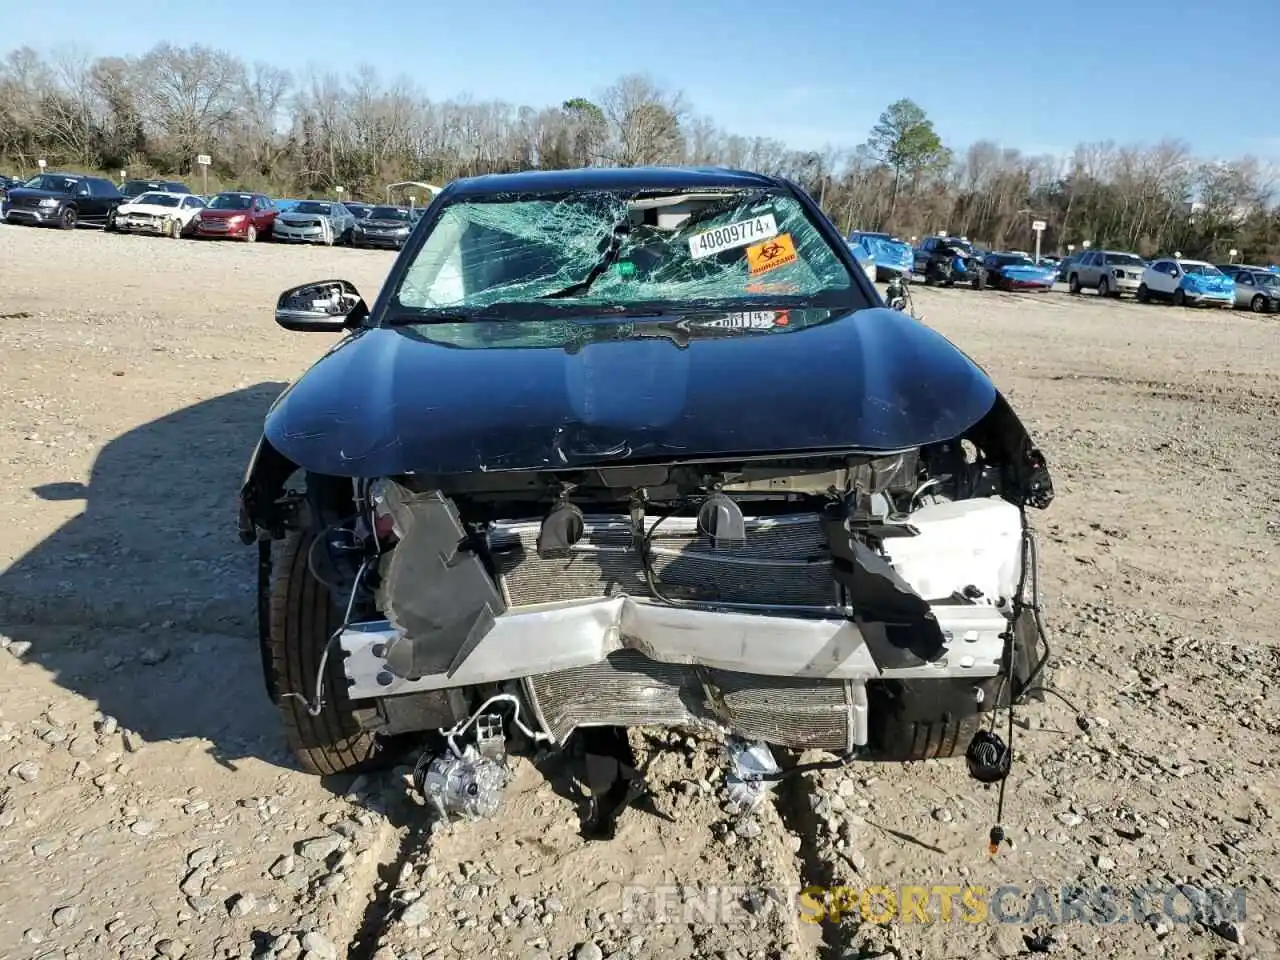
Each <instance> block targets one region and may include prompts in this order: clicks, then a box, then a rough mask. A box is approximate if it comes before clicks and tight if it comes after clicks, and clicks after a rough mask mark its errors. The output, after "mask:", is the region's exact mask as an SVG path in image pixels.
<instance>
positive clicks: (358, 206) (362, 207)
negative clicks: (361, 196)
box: [342, 200, 374, 220]
mask: <svg viewBox="0 0 1280 960" xmlns="http://www.w3.org/2000/svg"><path fill="white" fill-rule="evenodd" d="M342 205H343V206H344V207H346V208H347V209H348V210H349V211H351V215H352V216H353V217H355V218H356V219H357V220H364V219H367V218H368V216H369V212H370V211H371V210H373V208H374V204H372V203H357V202H356V201H354V200H346V201H344V202H343V204H342Z"/></svg>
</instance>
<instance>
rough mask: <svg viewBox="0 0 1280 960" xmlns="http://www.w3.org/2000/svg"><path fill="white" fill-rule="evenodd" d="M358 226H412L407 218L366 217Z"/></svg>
mask: <svg viewBox="0 0 1280 960" xmlns="http://www.w3.org/2000/svg"><path fill="white" fill-rule="evenodd" d="M360 226H362V227H377V228H378V229H390V228H397V229H404V230H408V229H410V228H411V227H412V226H413V224H412V223H411V222H410V221H408V220H368V219H366V220H361V221H360Z"/></svg>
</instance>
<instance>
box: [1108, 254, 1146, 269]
mask: <svg viewBox="0 0 1280 960" xmlns="http://www.w3.org/2000/svg"><path fill="white" fill-rule="evenodd" d="M1102 265H1103V266H1104V267H1145V266H1146V264H1145V263H1144V262H1143V260H1142V258H1141V257H1140V256H1138V255H1137V254H1136V253H1104V254H1103V255H1102Z"/></svg>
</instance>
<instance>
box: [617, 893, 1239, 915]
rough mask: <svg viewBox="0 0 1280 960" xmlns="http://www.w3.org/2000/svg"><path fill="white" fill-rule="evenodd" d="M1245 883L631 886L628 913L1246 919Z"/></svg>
mask: <svg viewBox="0 0 1280 960" xmlns="http://www.w3.org/2000/svg"><path fill="white" fill-rule="evenodd" d="M1245 901H1246V896H1245V891H1244V889H1243V888H1242V887H1228V888H1205V887H1194V886H1190V885H1187V884H1181V885H1178V886H1150V887H1130V888H1126V889H1120V888H1116V887H1111V886H1106V885H1103V886H1099V887H1093V888H1088V887H1081V886H1078V885H1074V884H1068V885H1063V886H1060V887H1050V886H1047V885H1035V886H1017V885H1013V884H1008V885H1004V886H999V887H994V888H992V887H983V886H973V885H969V886H962V885H960V884H954V885H953V884H930V885H927V886H926V885H912V884H900V885H896V886H876V885H870V886H866V887H812V886H811V887H793V888H790V889H785V888H777V887H746V886H732V885H731V886H700V887H688V886H675V885H672V886H652V887H649V886H627V887H623V888H622V912H623V914H624V916H626V917H627V918H628V919H629V921H632V922H634V921H638V920H639V921H648V922H656V923H686V924H698V923H731V922H735V921H741V920H742V918H743V915H744V913H750V914H754V915H757V916H759V915H760V914H762V913H768V912H772V911H779V910H794V911H796V913H798V915H799V917H800V919H801V920H802V921H803V922H806V923H827V922H834V923H838V922H840V921H841V920H842V919H849V920H857V921H859V922H866V923H893V922H897V923H968V924H977V923H1011V924H1035V923H1088V924H1118V923H1144V922H1146V921H1148V920H1152V919H1158V918H1163V919H1165V920H1167V921H1170V922H1172V923H1204V924H1213V923H1218V922H1221V921H1228V920H1229V921H1233V922H1236V923H1238V922H1241V921H1243V920H1244V919H1245V913H1246V902H1245Z"/></svg>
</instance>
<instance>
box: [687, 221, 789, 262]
mask: <svg viewBox="0 0 1280 960" xmlns="http://www.w3.org/2000/svg"><path fill="white" fill-rule="evenodd" d="M777 233H778V223H777V221H776V220H774V219H773V214H772V213H766V214H764V215H763V216H759V217H752V218H751V219H750V220H739V221H738V222H737V223H728V224H725V225H724V226H723V227H715V228H714V229H711V230H705V231H703V232H702V233H695V234H694V235H693V236H692V237H690V238H689V256H691V257H692V258H693V259H695V260H697V259H699V258H700V257H710V256H714V255H715V254H717V253H723V252H724V251H726V250H736V249H737V248H738V247H745V246H749V245H750V244H753V243H759V242H760V241H761V240H768V239H769V238H770V237H773V236H777Z"/></svg>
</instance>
